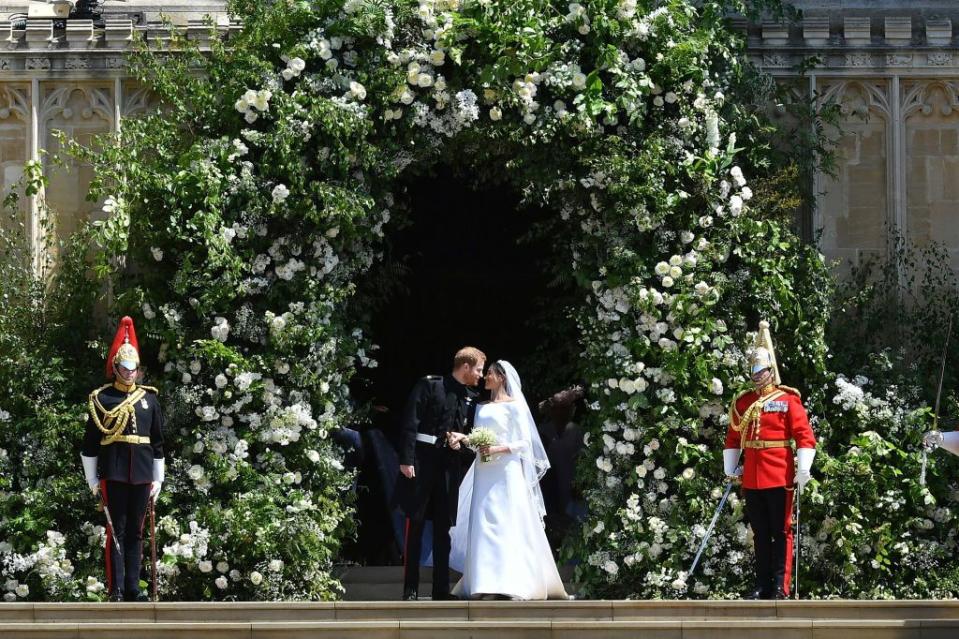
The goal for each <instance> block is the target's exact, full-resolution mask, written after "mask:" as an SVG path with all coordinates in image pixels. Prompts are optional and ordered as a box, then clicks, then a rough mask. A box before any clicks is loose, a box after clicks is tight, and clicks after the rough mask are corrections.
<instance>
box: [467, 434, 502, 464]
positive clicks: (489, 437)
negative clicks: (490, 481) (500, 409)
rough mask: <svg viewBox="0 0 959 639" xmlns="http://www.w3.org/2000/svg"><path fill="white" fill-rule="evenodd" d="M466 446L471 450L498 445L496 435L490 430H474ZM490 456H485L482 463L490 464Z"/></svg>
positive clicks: (481, 459)
mask: <svg viewBox="0 0 959 639" xmlns="http://www.w3.org/2000/svg"><path fill="white" fill-rule="evenodd" d="M466 445H467V446H469V447H470V448H482V447H483V446H495V445H496V433H494V432H493V431H491V430H490V429H489V428H474V429H473V430H472V432H470V434H469V437H467V438H466ZM490 459H491V457H490V455H483V456H482V457H481V458H480V461H484V462H488V461H489V460H490Z"/></svg>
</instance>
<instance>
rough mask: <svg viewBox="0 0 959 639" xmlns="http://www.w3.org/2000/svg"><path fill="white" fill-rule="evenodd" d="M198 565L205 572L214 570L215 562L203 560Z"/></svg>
mask: <svg viewBox="0 0 959 639" xmlns="http://www.w3.org/2000/svg"><path fill="white" fill-rule="evenodd" d="M196 567H197V568H199V569H200V572H203V573H206V572H212V571H213V562H212V561H207V560H203V561H201V562H200V563H198V564H197V565H196Z"/></svg>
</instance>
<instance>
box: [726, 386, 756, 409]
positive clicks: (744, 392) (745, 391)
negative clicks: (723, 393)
mask: <svg viewBox="0 0 959 639" xmlns="http://www.w3.org/2000/svg"><path fill="white" fill-rule="evenodd" d="M751 392H753V389H752V388H746V389H743V390H741V391H739V392H738V393H736V396H735V397H733V401H732V404H730V406H731V407H732V408H736V403H737V402H739V400H740V399H742V398H743V397H745V396H746V395H748V394H749V393H751Z"/></svg>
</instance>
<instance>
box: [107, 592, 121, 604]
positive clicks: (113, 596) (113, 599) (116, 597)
mask: <svg viewBox="0 0 959 639" xmlns="http://www.w3.org/2000/svg"><path fill="white" fill-rule="evenodd" d="M107 601H109V602H110V603H119V602H121V601H123V595H121V594H120V593H118V592H113V593H110V596H109V597H107Z"/></svg>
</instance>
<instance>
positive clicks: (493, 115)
mask: <svg viewBox="0 0 959 639" xmlns="http://www.w3.org/2000/svg"><path fill="white" fill-rule="evenodd" d="M489 119H490V120H492V121H493V122H499V121H500V120H502V119H503V111H502V110H500V108H499V107H495V106H494V107H493V108H491V109H490V110H489Z"/></svg>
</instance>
